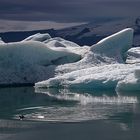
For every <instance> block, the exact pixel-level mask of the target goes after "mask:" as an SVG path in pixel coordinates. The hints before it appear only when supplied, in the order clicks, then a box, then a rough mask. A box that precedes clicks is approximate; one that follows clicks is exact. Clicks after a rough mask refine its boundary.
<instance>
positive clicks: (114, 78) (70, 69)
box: [35, 28, 140, 90]
mask: <svg viewBox="0 0 140 140" xmlns="http://www.w3.org/2000/svg"><path fill="white" fill-rule="evenodd" d="M132 42H133V29H130V28H128V29H124V30H122V31H120V32H118V33H116V34H113V35H111V36H109V37H107V38H105V39H103V40H101V41H100V42H98V43H97V44H95V45H93V46H91V47H88V46H87V47H83V48H86V50H85V51H83V52H84V53H83V57H82V59H81V60H80V61H78V62H75V63H70V64H65V65H61V66H58V67H57V69H56V71H57V72H58V73H59V72H60V74H58V75H56V76H55V77H53V78H50V79H48V80H46V81H42V82H38V83H36V84H35V87H36V88H42V87H43V88H67V89H82V88H83V89H89V88H90V89H114V90H125V89H127V90H130V89H133V90H140V88H139V87H140V86H139V78H140V77H139V76H136V75H139V74H138V73H139V70H140V65H137V64H135V63H134V64H126V61H127V59H128V58H127V51H128V52H129V49H130V48H132ZM136 73H137V74H136ZM131 75H133V76H131ZM134 75H135V76H134ZM129 76H131V78H129ZM132 77H133V78H132ZM128 81H129V82H128ZM124 85H126V86H124ZM128 85H131V87H130V88H127V86H128ZM121 87H124V88H121ZM125 87H126V88H125Z"/></svg>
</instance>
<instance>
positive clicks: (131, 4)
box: [0, 0, 140, 30]
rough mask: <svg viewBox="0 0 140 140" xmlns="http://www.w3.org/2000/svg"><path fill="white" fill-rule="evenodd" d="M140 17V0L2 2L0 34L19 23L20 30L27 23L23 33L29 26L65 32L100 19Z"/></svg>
mask: <svg viewBox="0 0 140 140" xmlns="http://www.w3.org/2000/svg"><path fill="white" fill-rule="evenodd" d="M139 15H140V0H0V30H6V27H7V26H8V25H11V26H9V28H11V29H12V28H16V23H17V26H18V30H20V26H19V24H20V23H22V22H23V23H25V22H26V23H28V24H24V25H21V28H22V30H24V29H26V28H29V27H28V26H29V23H30V22H31V23H32V25H34V24H35V25H36V26H35V27H36V28H39V26H40V27H41V28H49V27H50V25H53V26H54V27H55V28H62V27H63V26H64V27H67V26H71V25H77V24H80V23H85V22H90V21H94V20H95V19H97V18H120V17H121V18H130V17H137V16H139ZM45 22H46V23H45ZM2 23H5V24H2ZM50 23H51V24H50ZM52 23H53V24H52ZM39 24H40V25H39ZM45 24H46V26H44V25H45ZM42 25H43V26H42ZM30 28H31V27H30ZM51 28H52V27H51ZM13 30H16V29H13Z"/></svg>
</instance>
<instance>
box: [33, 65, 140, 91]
mask: <svg viewBox="0 0 140 140" xmlns="http://www.w3.org/2000/svg"><path fill="white" fill-rule="evenodd" d="M136 68H137V66H135V65H126V64H110V65H104V66H99V67H91V68H86V69H82V70H77V71H73V72H71V73H68V74H64V75H62V76H57V77H55V78H50V79H49V80H46V81H42V82H38V83H36V84H35V87H36V88H40V87H41V88H42V87H46V88H52V87H53V88H54V87H60V88H84V89H85V88H90V89H115V88H116V86H117V83H118V82H119V81H121V80H123V79H125V77H126V76H127V75H129V74H131V73H133V72H134V71H135V69H136Z"/></svg>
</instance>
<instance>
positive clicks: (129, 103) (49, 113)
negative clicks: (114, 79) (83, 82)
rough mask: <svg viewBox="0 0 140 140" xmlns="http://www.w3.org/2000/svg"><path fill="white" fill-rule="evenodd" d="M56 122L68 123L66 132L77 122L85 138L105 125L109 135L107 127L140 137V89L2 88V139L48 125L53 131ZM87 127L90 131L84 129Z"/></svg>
mask: <svg viewBox="0 0 140 140" xmlns="http://www.w3.org/2000/svg"><path fill="white" fill-rule="evenodd" d="M20 114H23V115H24V116H25V119H24V120H23V121H20V120H19V117H18V116H19V115H20ZM46 124H47V125H46ZM54 124H55V126H54V128H53V129H56V128H57V127H58V126H59V127H60V126H61V127H62V129H61V130H63V128H64V127H65V129H64V130H63V132H65V131H67V129H70V128H71V127H72V125H75V126H74V128H75V129H76V128H77V129H76V130H78V132H79V134H80V135H78V132H77V133H76V134H77V135H78V136H81V138H80V137H77V139H82V138H84V136H85V135H86V134H88V135H89V136H90V135H93V132H95V131H98V130H100V131H101V129H103V128H105V129H103V130H102V131H103V132H102V133H106V135H108V134H107V133H108V132H106V131H107V130H108V129H110V130H109V131H111V132H110V133H113V132H116V133H115V134H114V136H113V137H114V139H115V138H116V139H118V138H119V139H132V138H133V137H135V139H140V134H139V132H140V92H132V93H116V92H114V91H86V90H85V91H84V90H81V91H68V90H64V89H61V90H59V89H53V90H49V91H48V90H46V89H40V90H36V91H35V90H34V88H32V87H21V88H1V89H0V136H1V135H2V137H0V139H2V138H3V139H4V138H5V139H6V138H7V137H8V135H9V134H17V133H18V132H19V133H21V132H26V131H27V130H30V131H31V130H34V129H35V130H37V129H39V130H41V129H42V130H44V129H46V127H47V129H48V128H50V129H49V132H50V133H51V132H52V131H53V130H51V128H52V127H53V125H54ZM63 125H66V126H63ZM80 125H82V126H81V127H80ZM89 125H90V126H89ZM44 127H45V128H44ZM91 127H92V130H93V132H91ZM72 128H73V127H72ZM84 128H86V130H88V129H89V130H90V131H88V132H87V133H83V131H84V130H82V129H84ZM57 129H59V128H57ZM72 130H73V131H74V129H72ZM76 130H75V131H76ZM80 130H81V131H80ZM75 131H74V132H75ZM138 131H139V132H138ZM41 132H42V131H41ZM74 132H73V133H74ZM84 132H85V131H84ZM50 133H49V134H50ZM57 133H58V132H57ZM81 133H82V135H83V136H82V135H81ZM122 133H123V134H122ZM4 134H6V135H4ZM45 134H46V132H45ZM76 134H73V135H74V136H75V135H76ZM3 135H4V137H3ZM42 135H43V134H42ZM46 135H47V134H46ZM71 136H72V135H71ZM94 136H95V135H94ZM98 136H100V134H99V135H98ZM91 137H92V136H91ZM103 137H104V136H103ZM96 138H97V137H96ZM14 139H16V138H14ZM50 139H51V138H50ZM52 139H55V138H52ZM61 139H63V138H61ZM64 139H66V137H64ZM67 139H68V138H67ZM107 139H109V138H107Z"/></svg>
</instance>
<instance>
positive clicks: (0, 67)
mask: <svg viewBox="0 0 140 140" xmlns="http://www.w3.org/2000/svg"><path fill="white" fill-rule="evenodd" d="M80 58H81V57H80V55H78V54H75V53H72V52H70V51H63V50H62V51H61V50H59V51H57V50H52V49H50V48H49V47H47V45H45V44H44V43H41V42H38V41H22V42H16V43H5V44H3V43H1V44H0V77H1V78H0V84H15V83H17V84H19V83H32V84H34V83H35V82H38V81H40V80H43V79H48V78H50V77H53V76H54V75H55V67H56V66H57V65H59V64H64V63H70V62H75V61H78V60H79V59H80Z"/></svg>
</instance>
